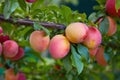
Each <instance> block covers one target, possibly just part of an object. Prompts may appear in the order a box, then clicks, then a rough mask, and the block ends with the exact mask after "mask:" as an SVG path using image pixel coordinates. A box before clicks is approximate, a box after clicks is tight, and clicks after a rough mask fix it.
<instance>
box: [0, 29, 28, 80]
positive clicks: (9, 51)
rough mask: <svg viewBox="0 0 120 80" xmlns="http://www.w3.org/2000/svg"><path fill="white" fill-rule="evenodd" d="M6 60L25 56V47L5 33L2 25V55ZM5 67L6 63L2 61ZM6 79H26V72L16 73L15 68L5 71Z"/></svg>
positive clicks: (0, 31) (0, 51)
mask: <svg viewBox="0 0 120 80" xmlns="http://www.w3.org/2000/svg"><path fill="white" fill-rule="evenodd" d="M1 56H3V57H4V59H5V60H7V59H9V60H11V61H16V60H19V59H21V58H22V57H23V56H24V49H23V48H22V47H20V46H19V45H18V44H17V42H16V41H14V40H11V39H10V38H9V36H8V35H4V33H3V29H2V27H0V57H1ZM0 64H1V66H0V67H3V65H4V64H2V63H0ZM5 80H26V79H25V74H24V73H22V72H20V71H19V72H18V73H17V74H15V73H14V69H13V68H9V69H7V70H6V71H5Z"/></svg>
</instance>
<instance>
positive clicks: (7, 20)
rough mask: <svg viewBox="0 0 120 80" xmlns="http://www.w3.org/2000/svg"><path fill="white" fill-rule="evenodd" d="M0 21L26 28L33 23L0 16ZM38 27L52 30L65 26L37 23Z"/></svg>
mask: <svg viewBox="0 0 120 80" xmlns="http://www.w3.org/2000/svg"><path fill="white" fill-rule="evenodd" d="M0 21H3V22H9V23H12V24H17V25H26V26H33V24H34V22H36V21H33V20H29V19H28V20H25V19H18V18H17V19H13V18H12V17H10V18H9V19H5V17H4V16H3V15H2V14H0ZM39 24H40V25H42V26H44V27H46V28H54V29H65V25H63V24H56V23H53V22H39Z"/></svg>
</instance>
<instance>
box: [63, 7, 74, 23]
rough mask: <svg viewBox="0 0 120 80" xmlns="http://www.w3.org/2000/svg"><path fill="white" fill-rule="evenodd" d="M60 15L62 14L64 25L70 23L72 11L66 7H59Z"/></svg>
mask: <svg viewBox="0 0 120 80" xmlns="http://www.w3.org/2000/svg"><path fill="white" fill-rule="evenodd" d="M61 13H62V16H63V20H64V21H65V22H66V23H65V24H68V23H70V22H71V15H72V10H71V9H70V8H69V7H67V6H62V7H61Z"/></svg>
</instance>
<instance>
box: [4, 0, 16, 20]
mask: <svg viewBox="0 0 120 80" xmlns="http://www.w3.org/2000/svg"><path fill="white" fill-rule="evenodd" d="M17 7H18V3H17V2H16V0H5V6H4V10H3V14H4V16H5V19H8V18H9V17H10V15H11V13H12V12H14V11H15V9H16V8H17Z"/></svg>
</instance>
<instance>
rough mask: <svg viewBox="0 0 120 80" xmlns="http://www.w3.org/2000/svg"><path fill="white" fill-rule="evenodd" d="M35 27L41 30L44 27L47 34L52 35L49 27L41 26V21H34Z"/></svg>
mask: <svg viewBox="0 0 120 80" xmlns="http://www.w3.org/2000/svg"><path fill="white" fill-rule="evenodd" d="M34 29H35V30H41V29H42V30H44V31H45V32H46V33H47V35H50V32H49V30H48V29H47V28H45V27H43V26H41V25H40V24H39V22H35V23H34Z"/></svg>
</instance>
